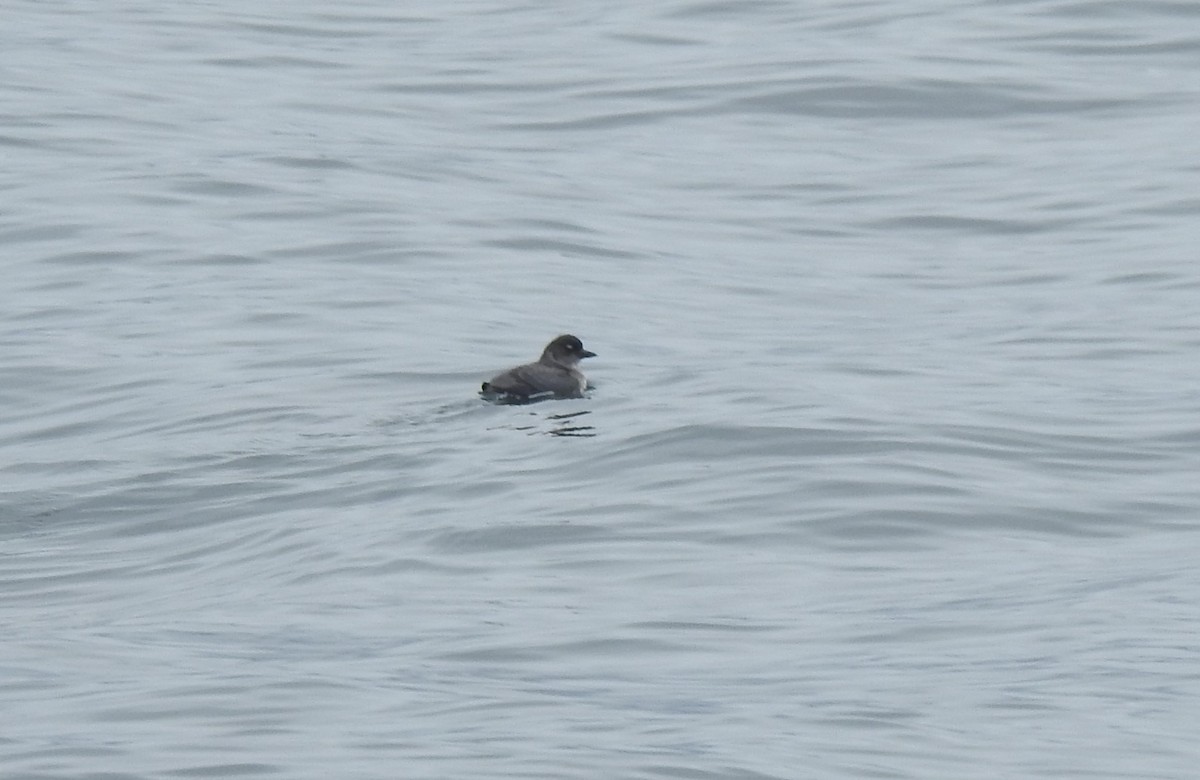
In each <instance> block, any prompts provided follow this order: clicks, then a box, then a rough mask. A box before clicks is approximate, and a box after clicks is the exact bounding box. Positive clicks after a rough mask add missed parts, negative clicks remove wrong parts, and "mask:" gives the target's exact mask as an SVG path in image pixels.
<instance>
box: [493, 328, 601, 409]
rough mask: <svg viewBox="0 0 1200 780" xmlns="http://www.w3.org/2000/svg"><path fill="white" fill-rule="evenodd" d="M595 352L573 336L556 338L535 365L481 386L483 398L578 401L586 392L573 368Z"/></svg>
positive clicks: (516, 369) (583, 381)
mask: <svg viewBox="0 0 1200 780" xmlns="http://www.w3.org/2000/svg"><path fill="white" fill-rule="evenodd" d="M595 356H596V353H595V352H589V351H588V350H586V349H584V348H583V342H582V341H580V340H579V339H578V338H576V337H575V336H570V335H566V336H559V337H558V338H556V339H555V340H554V341H551V342H550V343H549V344H547V345H546V349H545V350H543V351H542V356H541V357H540V358H538V361H537V362H536V363H526V364H525V365H523V366H517V367H516V368H510V369H508V370H507V371H505V372H504V373H503V374H497V375H496V376H494V377H492V379H491V381H488V382H484V383H483V390H482V392H483V394H484V395H486V396H494V397H495V396H498V397H507V398H509V399H513V400H518V401H529V400H532V399H534V398H535V397H536V396H547V397H549V396H551V395H553V396H554V397H556V398H580V397H581V396H583V391H584V390H586V389H587V379H586V378H585V377H584V375H583V372H582V371H580V370H579V369H578V368H576V366H578V365H579V361H580V360H583V359H584V358H590V357H595Z"/></svg>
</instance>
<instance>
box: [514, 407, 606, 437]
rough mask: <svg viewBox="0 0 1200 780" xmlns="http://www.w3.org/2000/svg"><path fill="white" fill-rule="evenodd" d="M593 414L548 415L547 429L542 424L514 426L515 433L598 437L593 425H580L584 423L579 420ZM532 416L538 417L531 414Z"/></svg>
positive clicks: (583, 412) (585, 412)
mask: <svg viewBox="0 0 1200 780" xmlns="http://www.w3.org/2000/svg"><path fill="white" fill-rule="evenodd" d="M587 414H591V412H590V411H582V412H570V413H567V414H548V415H546V416H545V418H543V419H544V420H546V421H548V422H549V423H550V427H549V428H547V427H546V426H544V425H541V424H532V425H514V426H512V429H513V430H514V431H525V432H526V433H528V434H529V435H530V436H536V435H538V434H545V435H546V436H574V437H576V438H587V437H591V436H595V435H596V428H595V427H594V426H591V425H580V424H579V423H580V422H582V421H581V420H580V419H579V418H580V417H583V416H584V415H587ZM530 416H534V417H536V416H538V415H536V414H535V413H533V412H530Z"/></svg>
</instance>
